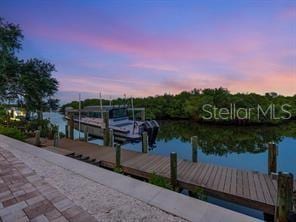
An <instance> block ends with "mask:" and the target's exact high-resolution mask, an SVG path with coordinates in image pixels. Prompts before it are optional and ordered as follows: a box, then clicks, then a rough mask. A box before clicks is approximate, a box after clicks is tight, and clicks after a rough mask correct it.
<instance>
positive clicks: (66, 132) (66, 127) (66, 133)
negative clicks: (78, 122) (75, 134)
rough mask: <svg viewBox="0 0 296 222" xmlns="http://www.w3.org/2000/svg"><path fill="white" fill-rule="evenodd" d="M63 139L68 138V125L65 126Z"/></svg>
mask: <svg viewBox="0 0 296 222" xmlns="http://www.w3.org/2000/svg"><path fill="white" fill-rule="evenodd" d="M65 137H66V138H69V127H68V125H65Z"/></svg>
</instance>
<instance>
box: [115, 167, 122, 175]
mask: <svg viewBox="0 0 296 222" xmlns="http://www.w3.org/2000/svg"><path fill="white" fill-rule="evenodd" d="M113 171H114V172H116V173H120V174H123V169H122V168H121V167H115V168H114V169H113Z"/></svg>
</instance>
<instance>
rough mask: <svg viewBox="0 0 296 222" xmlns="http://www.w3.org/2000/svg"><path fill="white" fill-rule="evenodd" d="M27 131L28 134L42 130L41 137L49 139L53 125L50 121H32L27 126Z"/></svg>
mask: <svg viewBox="0 0 296 222" xmlns="http://www.w3.org/2000/svg"><path fill="white" fill-rule="evenodd" d="M26 130H27V131H28V132H34V131H36V130H40V136H41V137H47V136H48V135H49V134H50V132H51V124H50V122H49V120H38V119H36V120H31V121H29V122H28V124H27V125H26Z"/></svg>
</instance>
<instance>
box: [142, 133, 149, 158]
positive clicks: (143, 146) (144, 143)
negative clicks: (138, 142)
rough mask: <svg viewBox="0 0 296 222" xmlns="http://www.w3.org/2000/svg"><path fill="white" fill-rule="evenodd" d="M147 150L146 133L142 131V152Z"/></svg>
mask: <svg viewBox="0 0 296 222" xmlns="http://www.w3.org/2000/svg"><path fill="white" fill-rule="evenodd" d="M147 152H148V133H147V132H143V133H142V153H147Z"/></svg>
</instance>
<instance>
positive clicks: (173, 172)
mask: <svg viewBox="0 0 296 222" xmlns="http://www.w3.org/2000/svg"><path fill="white" fill-rule="evenodd" d="M170 160H171V185H172V188H173V190H176V188H177V153H175V152H172V153H171V155H170Z"/></svg>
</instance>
